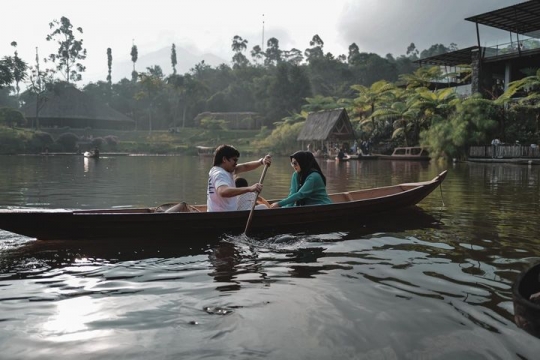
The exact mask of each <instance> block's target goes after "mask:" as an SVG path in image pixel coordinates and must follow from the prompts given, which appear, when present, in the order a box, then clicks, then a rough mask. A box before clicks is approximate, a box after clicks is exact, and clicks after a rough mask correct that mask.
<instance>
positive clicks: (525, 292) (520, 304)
mask: <svg viewBox="0 0 540 360" xmlns="http://www.w3.org/2000/svg"><path fill="white" fill-rule="evenodd" d="M539 276H540V263H538V264H536V265H534V266H532V267H530V268H529V269H527V270H525V271H523V272H522V273H521V274H520V276H519V277H518V279H517V280H516V281H515V282H514V285H513V286H512V300H513V303H514V321H515V323H516V325H517V326H519V327H520V328H522V329H523V330H525V331H527V332H528V333H529V334H531V335H534V336H536V337H539V338H540V304H538V303H534V302H532V301H530V300H529V298H530V296H531V295H532V294H535V293H538V292H540V278H539Z"/></svg>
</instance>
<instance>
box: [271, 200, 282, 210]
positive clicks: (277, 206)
mask: <svg viewBox="0 0 540 360" xmlns="http://www.w3.org/2000/svg"><path fill="white" fill-rule="evenodd" d="M270 207H271V208H272V209H277V208H279V207H280V206H279V204H278V202H277V201H276V202H275V203H272V205H270Z"/></svg>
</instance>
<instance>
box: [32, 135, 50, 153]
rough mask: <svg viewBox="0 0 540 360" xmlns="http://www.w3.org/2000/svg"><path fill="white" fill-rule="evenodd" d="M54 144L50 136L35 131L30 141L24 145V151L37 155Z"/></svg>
mask: <svg viewBox="0 0 540 360" xmlns="http://www.w3.org/2000/svg"><path fill="white" fill-rule="evenodd" d="M53 143H54V139H53V137H52V136H51V134H49V133H46V132H42V131H36V132H35V133H34V134H33V135H32V138H31V139H30V140H28V142H27V144H26V150H27V151H28V152H31V153H39V152H42V151H44V150H45V148H48V147H50V146H51V145H52V144H53Z"/></svg>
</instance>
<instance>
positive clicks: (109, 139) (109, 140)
mask: <svg viewBox="0 0 540 360" xmlns="http://www.w3.org/2000/svg"><path fill="white" fill-rule="evenodd" d="M103 139H104V140H105V144H107V146H108V147H109V148H111V149H116V147H117V146H118V137H116V136H114V135H107V136H105V137H104V138H103Z"/></svg>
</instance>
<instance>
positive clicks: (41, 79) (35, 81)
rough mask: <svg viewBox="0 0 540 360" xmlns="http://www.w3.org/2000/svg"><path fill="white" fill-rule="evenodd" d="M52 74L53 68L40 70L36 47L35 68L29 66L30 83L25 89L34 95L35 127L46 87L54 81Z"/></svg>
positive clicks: (43, 103) (44, 98) (37, 124)
mask: <svg viewBox="0 0 540 360" xmlns="http://www.w3.org/2000/svg"><path fill="white" fill-rule="evenodd" d="M53 76H54V70H51V69H47V70H45V71H42V70H41V69H40V64H39V52H38V48H37V47H36V65H35V68H30V77H29V80H30V85H29V86H28V91H27V93H29V94H31V95H35V97H36V122H35V124H34V125H35V127H36V129H39V112H40V110H41V108H42V107H43V106H44V105H45V100H46V99H47V98H46V96H45V93H46V91H47V87H48V86H50V85H52V84H53V82H54V79H53Z"/></svg>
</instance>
